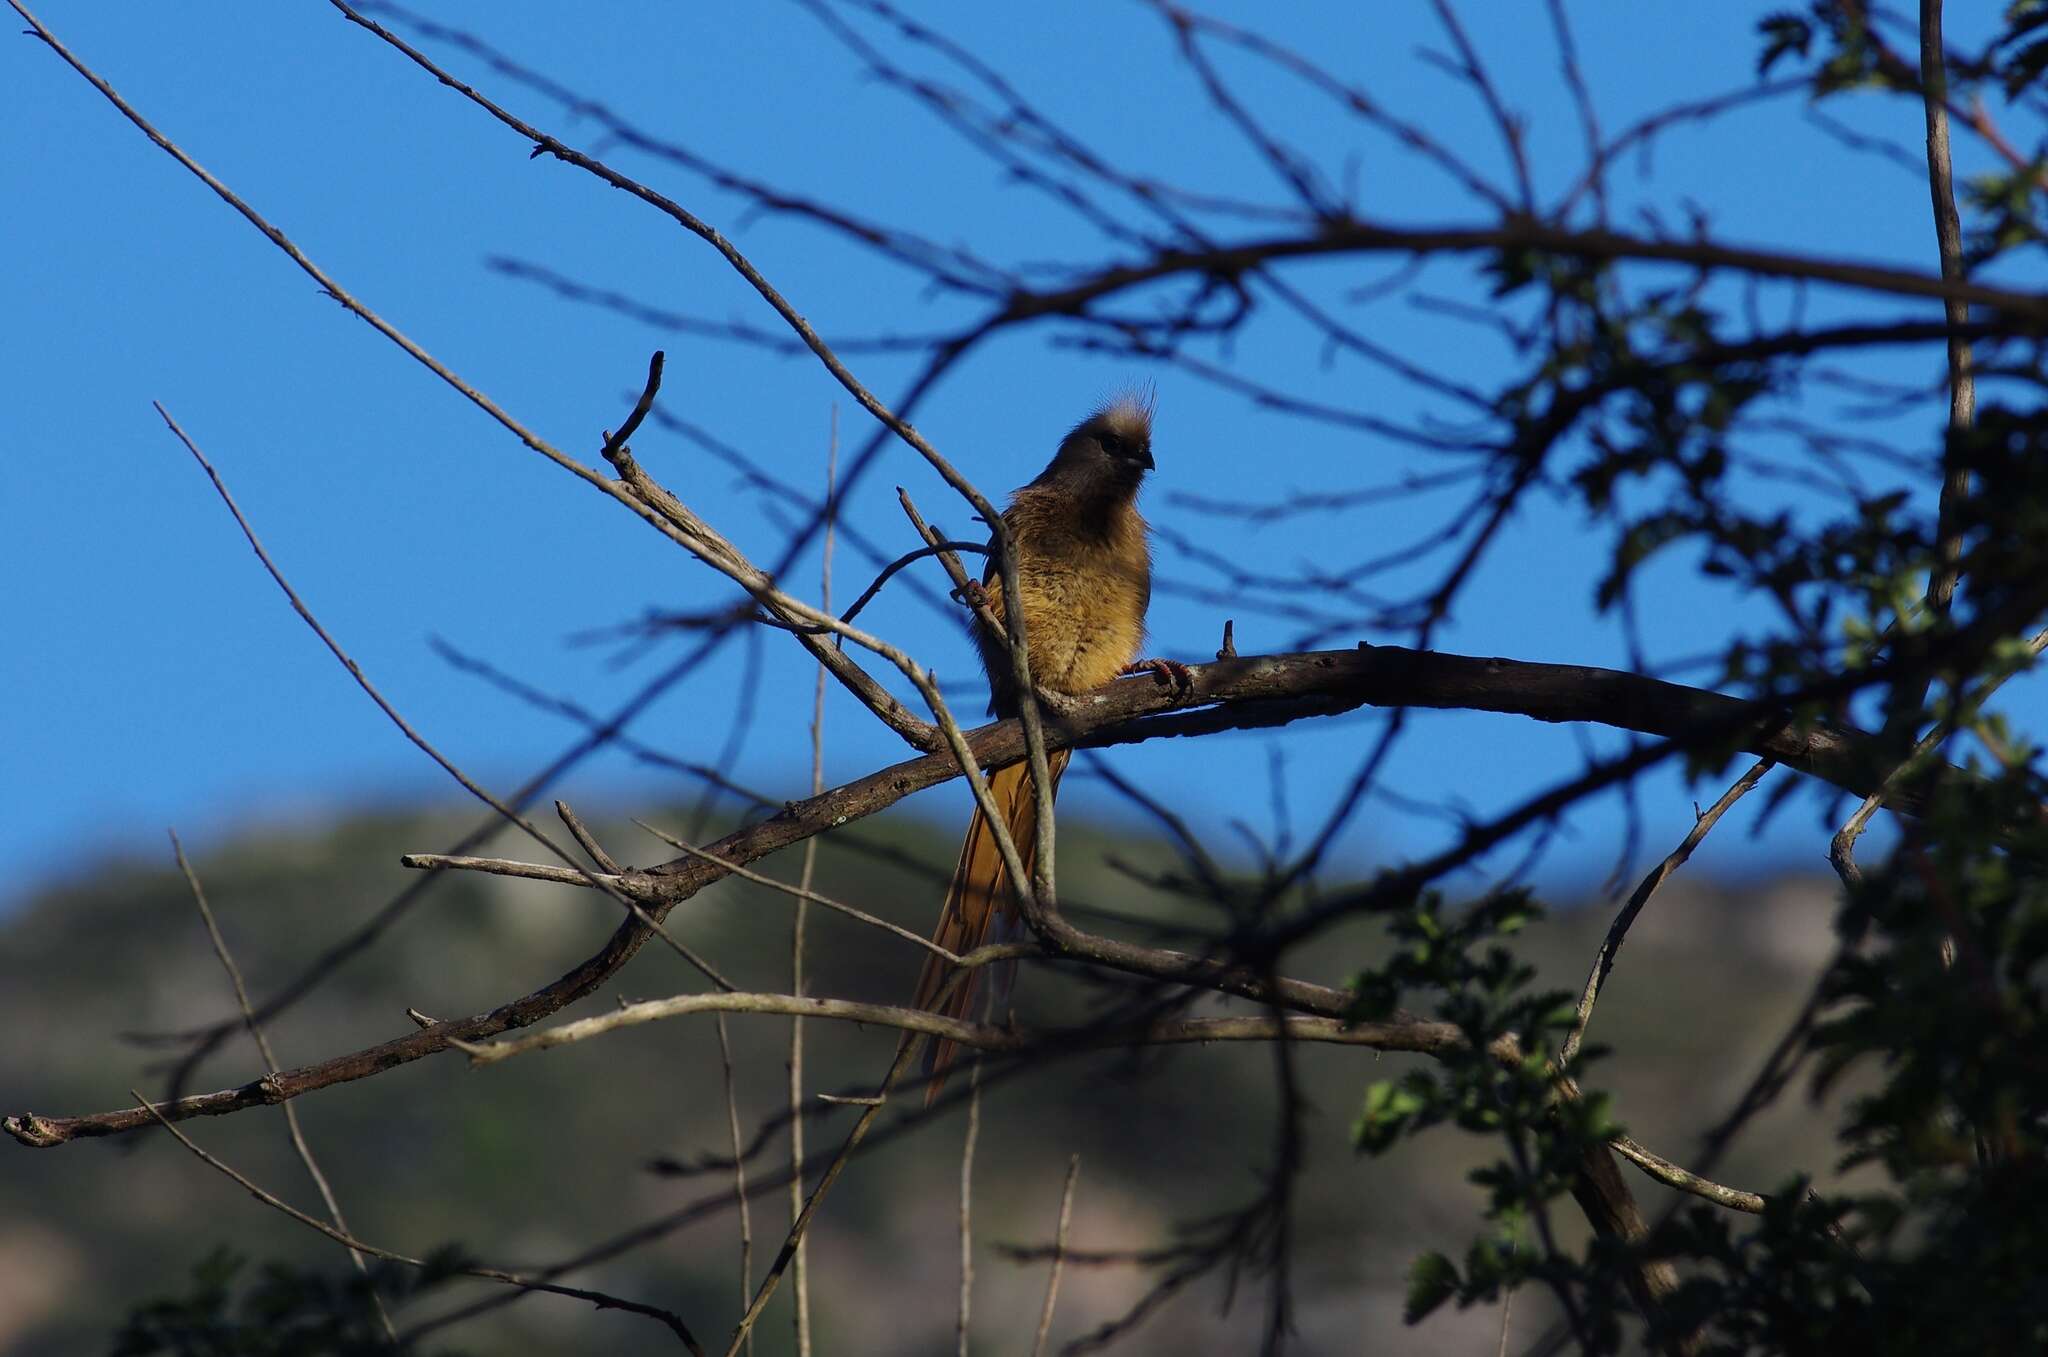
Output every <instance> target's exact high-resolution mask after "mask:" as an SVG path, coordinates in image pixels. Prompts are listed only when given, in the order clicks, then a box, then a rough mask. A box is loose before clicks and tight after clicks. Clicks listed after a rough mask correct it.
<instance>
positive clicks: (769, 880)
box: [470, 819, 960, 993]
mask: <svg viewBox="0 0 2048 1357" xmlns="http://www.w3.org/2000/svg"><path fill="white" fill-rule="evenodd" d="M633 823H634V824H636V825H638V826H640V827H641V828H642V829H644V830H646V831H647V832H648V833H649V834H652V835H653V836H654V837H655V838H657V839H660V840H661V841H662V842H663V843H665V844H667V845H668V846H669V847H671V848H674V849H677V850H679V851H681V852H684V853H688V854H689V855H690V856H691V857H693V858H701V859H703V860H704V861H705V862H709V863H711V864H713V865H714V866H717V867H723V868H724V869H725V870H726V871H728V872H731V873H732V874H733V875H734V876H736V877H738V878H739V879H740V880H742V881H751V882H753V883H754V884H755V885H757V886H765V887H767V888H768V889H769V890H772V891H775V892H776V893H778V894H780V895H787V896H790V897H792V898H793V899H795V900H796V901H797V908H799V909H801V908H803V906H804V905H806V904H812V905H822V906H824V907H825V908H826V909H829V910H832V911H833V912H835V913H838V914H844V915H845V916H846V917H847V918H849V919H853V920H856V921H857V922H860V923H864V924H866V925H867V926H868V927H870V928H879V929H881V930H882V931H883V932H884V933H887V934H889V935H890V936H891V937H895V938H901V939H902V940H903V941H905V942H907V943H910V944H911V945H913V946H916V947H921V948H923V949H924V950H925V951H927V952H931V953H934V954H935V955H937V956H940V957H943V958H945V959H946V960H947V961H950V962H952V963H954V964H955V965H958V964H959V961H960V958H959V957H958V956H956V955H954V954H953V952H951V951H950V950H948V949H947V948H944V947H941V946H940V945H939V944H938V943H936V942H933V941H932V940H931V939H930V938H928V937H926V936H924V934H922V933H913V932H911V931H910V930H909V929H907V928H904V927H903V926H902V925H900V924H892V923H890V922H889V921H888V920H887V919H883V918H879V917H877V916H876V915H873V914H870V913H868V912H867V911H866V910H864V909H858V908H856V907H854V906H853V905H849V904H847V903H845V902H844V901H841V900H835V899H833V898H832V897H831V896H829V895H821V894H819V893H818V892H817V891H814V890H809V889H807V888H805V887H803V886H800V885H799V886H792V885H790V884H789V883H788V882H787V881H777V880H776V879H775V878H774V877H772V876H763V875H762V874H761V873H759V872H756V871H753V870H751V869H749V868H746V867H742V866H740V864H739V863H737V862H734V861H732V860H731V859H730V858H722V857H720V856H719V855H718V854H716V853H714V852H712V851H710V850H709V849H706V848H699V847H697V846H696V845H694V844H691V843H686V842H685V841H683V840H682V839H679V838H677V837H676V836H675V835H673V834H670V833H668V832H666V831H665V830H662V829H659V828H657V827H656V826H654V825H651V824H649V823H647V821H645V820H637V819H636V820H635V821H633ZM816 841H817V840H816V838H815V837H813V838H811V839H807V840H805V842H807V843H815V842H816ZM470 861H471V862H475V861H480V860H479V859H470ZM507 865H514V864H507ZM483 870H488V869H487V868H486V869H483ZM506 874H507V875H511V873H506ZM543 879H546V880H554V881H561V880H562V878H560V877H559V876H554V877H547V878H543ZM564 884H568V883H566V882H565V883H564ZM800 992H801V991H799V990H796V989H792V990H791V993H800Z"/></svg>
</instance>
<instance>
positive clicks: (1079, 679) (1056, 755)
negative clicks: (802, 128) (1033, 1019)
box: [916, 396, 1185, 1104]
mask: <svg viewBox="0 0 2048 1357" xmlns="http://www.w3.org/2000/svg"><path fill="white" fill-rule="evenodd" d="M1151 469H1152V406H1151V401H1150V400H1149V399H1147V398H1140V397H1136V396H1120V397H1117V398H1116V399H1114V400H1112V401H1110V402H1109V403H1108V404H1106V405H1104V406H1103V407H1101V408H1100V409H1098V410H1096V411H1095V412H1094V413H1093V414H1091V415H1090V416H1089V417H1088V418H1086V419H1084V420H1082V421H1081V422H1080V423H1079V424H1077V425H1075V426H1074V428H1073V430H1072V431H1071V432H1070V433H1068V434H1067V436H1066V437H1065V438H1064V439H1062V440H1061V442H1060V449H1059V452H1058V453H1057V454H1055V455H1054V457H1053V459H1052V461H1051V463H1050V464H1048V465H1047V467H1046V468H1045V470H1044V471H1041V472H1040V473H1039V474H1038V478H1037V479H1036V480H1034V481H1032V482H1031V483H1030V484H1029V485H1027V486H1025V487H1023V488H1022V489H1020V490H1018V491H1017V493H1016V494H1015V495H1013V496H1012V497H1011V499H1010V507H1009V508H1008V509H1007V510H1005V511H1004V513H1003V522H1004V523H1005V524H1006V525H1007V526H1008V528H1009V530H1010V541H1011V543H1012V545H1013V546H1014V548H1015V551H1016V556H1017V592H1018V598H1019V601H1020V602H1021V603H1022V605H1023V609H1024V634H1025V645H1026V652H1025V653H1026V654H1027V655H1028V656H1029V658H1030V661H1031V677H1032V680H1033V682H1035V683H1036V684H1037V685H1038V686H1039V687H1041V688H1044V689H1047V690H1050V691H1052V692H1055V693H1068V694H1078V693H1085V692H1087V691H1088V690H1090V689H1091V688H1099V687H1101V686H1102V685H1103V684H1105V683H1108V682H1109V681H1110V680H1112V679H1114V678H1116V677H1117V676H1118V675H1120V674H1125V673H1131V672H1134V671H1137V670H1139V669H1147V668H1153V669H1162V670H1175V671H1179V673H1180V674H1181V675H1182V676H1184V675H1185V670H1184V669H1183V668H1182V667H1181V666H1178V665H1173V664H1171V663H1170V662H1168V661H1146V662H1143V663H1142V664H1141V663H1138V662H1137V661H1138V652H1139V647H1140V646H1142V645H1143V644H1144V641H1145V608H1146V605H1147V604H1149V603H1150V602H1151V598H1152V552H1151V547H1150V545H1149V544H1148V542H1147V540H1146V528H1145V520H1144V519H1143V518H1142V517H1140V516H1139V514H1138V508H1137V498H1138V487H1139V485H1140V484H1141V483H1142V482H1143V481H1144V479H1145V473H1146V472H1148V471H1150V470H1151ZM982 583H983V586H984V589H983V593H984V595H985V598H986V601H987V602H988V604H989V605H990V610H991V611H992V612H993V613H994V614H995V616H996V619H997V620H998V621H999V622H1000V621H1001V620H1002V619H1003V597H1002V591H1001V589H1000V588H999V587H998V585H997V575H996V566H995V561H994V557H993V556H991V557H990V563H989V566H988V569H987V571H986V572H985V573H984V574H983V576H982ZM975 641H976V644H977V645H978V646H979V647H980V649H981V662H982V667H983V668H984V669H985V670H987V671H988V681H989V691H990V702H989V711H990V712H991V713H992V714H993V715H996V716H1002V717H1009V716H1015V715H1016V714H1017V695H1016V687H1015V683H1014V680H1013V679H1012V677H1011V671H1010V657H1009V654H1008V652H1007V651H1006V650H1005V649H1004V648H1003V645H1002V643H1001V641H1000V640H999V639H998V638H997V637H995V636H992V635H990V634H989V633H988V631H987V627H986V624H984V623H982V622H981V621H980V620H979V619H978V618H977V620H976V623H975ZM1068 754H1069V751H1067V750H1064V749H1062V750H1057V751H1053V752H1051V753H1050V754H1049V755H1048V756H1047V762H1048V763H1049V764H1050V765H1051V770H1052V779H1053V786H1054V788H1055V789H1057V788H1058V786H1059V779H1060V774H1061V772H1063V771H1064V770H1065V768H1066V766H1067V758H1068ZM988 782H989V793H990V796H991V798H992V799H993V801H994V802H995V805H996V807H997V809H998V810H999V811H1000V812H1001V813H1002V815H1003V818H1004V820H1005V822H1006V823H1007V824H1008V825H1009V829H1010V837H1011V839H1012V841H1013V842H1015V843H1016V845H1017V851H1018V853H1019V854H1020V855H1021V856H1022V858H1023V859H1024V870H1025V871H1026V872H1029V871H1031V870H1032V868H1033V866H1034V864H1035V862H1036V859H1037V829H1038V807H1037V801H1036V798H1035V797H1034V796H1033V794H1032V787H1031V772H1030V766H1029V765H1028V764H1027V763H1013V764H1011V765H1010V766H1008V767H1006V768H999V769H997V770H996V771H995V772H994V773H992V774H990V776H989V779H988ZM1018 925H1019V918H1018V910H1017V897H1016V892H1015V891H1014V889H1013V888H1012V886H1011V883H1010V878H1009V874H1008V872H1007V871H1006V870H1005V869H1004V867H1003V860H1002V855H1001V854H1000V852H999V851H998V850H997V848H996V837H995V834H994V832H993V831H992V830H991V829H990V827H989V823H988V818H987V817H986V816H985V815H983V814H982V811H981V808H980V807H979V806H977V807H976V808H975V811H974V819H973V820H972V821H971V822H970V823H969V825H968V827H967V839H966V842H964V843H963V844H961V846H960V862H959V865H958V866H957V867H955V868H954V869H953V880H952V884H951V885H950V886H949V887H948V888H947V891H946V904H945V908H944V909H943V910H942V911H941V912H940V914H939V924H938V928H937V930H936V931H935V932H934V933H933V935H932V940H933V941H934V942H936V943H938V944H939V946H941V947H944V948H945V949H946V950H948V951H950V952H952V953H953V954H954V955H956V956H958V955H961V954H963V953H966V952H969V951H972V950H973V949H974V948H976V947H978V946H980V945H981V944H982V943H983V942H985V941H988V940H989V938H990V933H991V931H992V929H994V930H995V931H997V933H998V935H1000V934H1001V933H1006V932H1010V931H1012V930H1014V929H1016V928H1017V927H1018ZM951 970H952V967H951V966H949V965H948V964H947V963H946V962H945V960H944V959H943V958H941V957H938V956H936V955H934V956H930V957H927V958H926V960H925V966H924V973H923V975H922V976H921V977H920V978H919V980H918V985H917V1000H916V1002H917V1006H918V1007H920V1008H924V1009H929V1010H931V1011H934V1012H937V1013H940V1014H944V1015H946V1016H949V1017H962V1018H964V1017H967V1016H968V1015H969V1013H970V1011H971V1008H972V1004H973V999H974V993H973V991H974V984H973V982H974V979H975V976H974V975H973V974H970V975H969V976H968V977H966V979H965V980H963V981H962V982H961V983H960V984H958V985H955V986H954V987H953V990H952V992H951V993H950V994H948V995H947V996H946V997H945V998H944V999H943V1000H941V999H940V998H939V992H940V990H941V989H942V988H943V986H944V984H945V981H946V978H947V976H948V975H949V974H950V972H951ZM953 1057H954V1045H953V1043H952V1042H949V1041H939V1042H936V1043H934V1045H933V1047H932V1051H931V1053H930V1055H929V1056H928V1058H927V1068H928V1070H929V1072H930V1074H931V1080H930V1082H929V1083H928V1084H927V1086H926V1094H925V1101H926V1103H927V1104H929V1103H930V1102H931V1100H932V1099H933V1098H935V1097H937V1096H938V1091H939V1087H940V1085H941V1084H942V1082H943V1081H944V1078H945V1071H946V1069H947V1068H948V1067H949V1066H950V1065H951V1064H952V1062H953Z"/></svg>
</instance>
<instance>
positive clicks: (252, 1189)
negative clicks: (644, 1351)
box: [128, 1089, 704, 1357]
mask: <svg viewBox="0 0 2048 1357" xmlns="http://www.w3.org/2000/svg"><path fill="white" fill-rule="evenodd" d="M128 1093H129V1096H130V1097H132V1098H134V1099H135V1101H136V1102H137V1103H139V1104H140V1105H141V1106H142V1107H143V1108H144V1109H145V1110H147V1111H148V1113H149V1115H150V1116H151V1117H152V1118H154V1119H155V1121H156V1122H157V1123H158V1124H159V1125H161V1126H162V1127H163V1128H164V1129H165V1130H166V1131H169V1132H170V1133H171V1135H172V1136H173V1137H174V1138H175V1139H176V1140H177V1142H178V1143H179V1144H180V1145H183V1146H184V1147H185V1148H186V1149H188V1150H190V1151H192V1153H193V1154H194V1155H196V1156H198V1158H199V1161H200V1162H201V1163H203V1164H205V1165H206V1166H207V1167H208V1168H211V1169H214V1170H216V1171H218V1172H219V1173H221V1174H223V1175H224V1176H226V1177H227V1178H229V1179H230V1180H232V1181H233V1182H234V1183H236V1184H237V1185H239V1186H240V1187H241V1188H242V1190H243V1191H245V1192H247V1193H248V1194H249V1195H250V1196H252V1197H254V1198H256V1200H258V1201H260V1202H262V1203H263V1204H264V1205H265V1206H268V1207H270V1208H271V1209H273V1210H275V1211H279V1212H282V1213H283V1214H285V1215H287V1216H290V1217H291V1218H292V1219H293V1220H296V1221H297V1222H299V1224H301V1225H304V1226H306V1227H307V1228H309V1229H313V1230H318V1231H319V1232H320V1233H321V1234H324V1235H326V1236H327V1237H328V1238H329V1239H332V1240H333V1241H334V1242H335V1243H337V1244H340V1245H342V1246H343V1247H345V1248H349V1249H353V1250H354V1251H356V1252H357V1253H366V1254H368V1255H369V1256H370V1257H372V1258H382V1259H384V1260H385V1261H386V1262H391V1263H400V1264H403V1265H404V1266H406V1267H414V1268H426V1267H429V1266H432V1267H435V1268H437V1269H440V1270H444V1271H454V1272H458V1273H460V1274H461V1275H463V1276H465V1277H480V1278H482V1279H484V1280H485V1281H492V1282H502V1283H504V1284H505V1285H507V1286H516V1287H518V1288H519V1289H520V1290H522V1291H546V1292H548V1293H550V1294H551V1295H557V1296H568V1297H570V1298H572V1299H574V1300H582V1301H589V1302H590V1303H591V1304H592V1305H595V1306H596V1307H597V1308H598V1309H600V1310H624V1311H627V1312H629V1313H631V1314H636V1315H646V1316H647V1317H648V1318H650V1319H656V1320H659V1321H661V1323H663V1324H664V1325H666V1326H667V1327H668V1330H669V1332H671V1333H673V1334H674V1335H675V1336H676V1337H677V1338H679V1339H681V1340H682V1343H683V1346H684V1347H686V1348H688V1349H689V1350H690V1352H691V1353H692V1354H693V1357H704V1349H703V1348H702V1347H700V1346H698V1343H697V1339H696V1336H695V1335H694V1334H692V1333H691V1332H690V1327H689V1325H687V1324H685V1323H683V1320H682V1317H681V1316H680V1315H678V1314H676V1313H675V1312H674V1311H672V1310H664V1309H661V1308H660V1307H658V1306H654V1305H645V1304H642V1303H641V1302H639V1301H633V1300H627V1299H625V1298H624V1297H621V1296H613V1295H607V1294H606V1293H605V1292H602V1291H591V1290H588V1289H586V1288H584V1287H580V1286H562V1285H559V1284H558V1283H555V1282H548V1281H542V1280H540V1279H538V1278H535V1277H529V1276H526V1275H524V1274H521V1273H517V1272H506V1271H504V1270H502V1269H500V1268H491V1267H476V1266H471V1265H461V1266H457V1267H454V1268H452V1269H449V1268H445V1267H444V1265H443V1264H441V1263H439V1262H436V1263H432V1264H430V1263H429V1262H428V1261H427V1260H425V1259H420V1258H413V1257H410V1256H408V1255H406V1254H403V1253H394V1252H393V1251H392V1250H390V1249H380V1248H378V1247H377V1246H376V1245H375V1244H368V1243H365V1242H364V1241H362V1240H360V1239H357V1238H356V1237H355V1236H353V1235H351V1234H349V1233H347V1232H346V1231H344V1230H338V1229H336V1228H335V1227H334V1226H332V1225H329V1224H328V1223H327V1222H326V1221H324V1220H320V1219H318V1218H316V1217H314V1216H309V1215H307V1214H306V1213H305V1212H304V1211H301V1210H299V1209H298V1208H297V1207H295V1206H293V1205H291V1204H290V1203H288V1202H285V1201H281V1200H279V1199H278V1198H276V1197H273V1196H272V1195H270V1193H268V1192H265V1191H264V1190H263V1189H262V1188H260V1187H258V1186H257V1185H256V1184H255V1183H253V1182H251V1181H250V1180H249V1179H248V1178H245V1177H243V1176H242V1174H240V1173H238V1172H237V1171H236V1170H235V1169H234V1168H233V1166H231V1165H229V1164H227V1163H224V1162H222V1161H221V1160H219V1159H216V1158H214V1157H213V1156H212V1155H210V1154H208V1153H207V1152H206V1151H205V1150H203V1149H201V1148H199V1146H198V1145H197V1144H196V1143H194V1142H193V1140H192V1138H191V1137H190V1136H188V1135H186V1134H185V1133H184V1132H183V1131H181V1130H179V1129H178V1127H177V1124H176V1123H175V1122H173V1121H171V1120H170V1118H168V1117H166V1116H164V1115H163V1113H161V1112H159V1111H158V1110H157V1107H156V1104H155V1103H152V1102H151V1101H150V1100H149V1099H147V1098H145V1097H143V1096H142V1095H141V1094H140V1093H137V1092H136V1091H135V1090H134V1089H129V1090H128Z"/></svg>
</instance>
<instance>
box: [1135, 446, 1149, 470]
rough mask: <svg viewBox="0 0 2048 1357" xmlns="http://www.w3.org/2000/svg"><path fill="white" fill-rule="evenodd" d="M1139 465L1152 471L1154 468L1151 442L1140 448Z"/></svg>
mask: <svg viewBox="0 0 2048 1357" xmlns="http://www.w3.org/2000/svg"><path fill="white" fill-rule="evenodd" d="M1138 465H1139V466H1141V467H1144V468H1145V470H1147V471H1150V470H1151V469H1152V445H1151V444H1149V443H1148V444H1146V445H1145V446H1144V447H1142V448H1139V449H1138Z"/></svg>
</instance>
